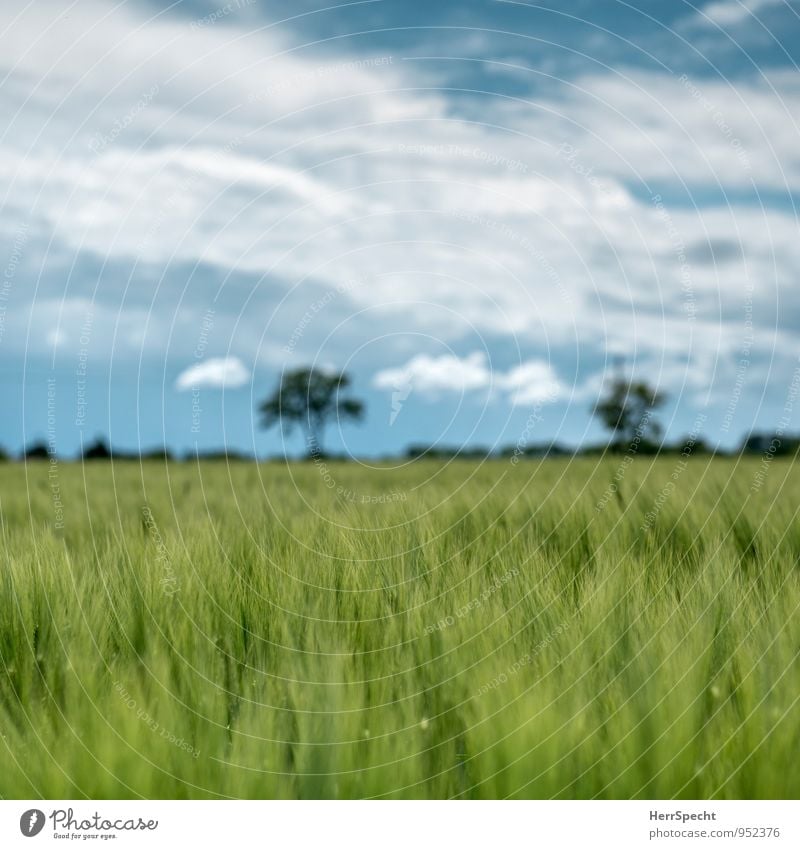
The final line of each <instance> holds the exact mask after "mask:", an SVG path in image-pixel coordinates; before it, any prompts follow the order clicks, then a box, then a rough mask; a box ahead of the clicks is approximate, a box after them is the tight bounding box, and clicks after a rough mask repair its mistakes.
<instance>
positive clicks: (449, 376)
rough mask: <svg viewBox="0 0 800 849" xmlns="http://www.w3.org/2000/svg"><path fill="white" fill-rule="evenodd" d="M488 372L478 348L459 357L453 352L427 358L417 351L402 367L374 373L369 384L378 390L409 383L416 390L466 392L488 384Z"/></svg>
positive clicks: (489, 374) (489, 372)
mask: <svg viewBox="0 0 800 849" xmlns="http://www.w3.org/2000/svg"><path fill="white" fill-rule="evenodd" d="M491 380H492V373H491V371H490V370H489V367H488V365H487V363H486V354H484V353H483V352H481V351H476V352H475V353H472V354H469V355H468V356H466V357H464V358H463V359H461V358H459V357H456V356H454V355H453V354H443V355H442V356H440V357H430V356H428V355H427V354H417V356H416V357H414V358H413V359H411V360H409V361H408V362H407V363H406V364H405V365H404V366H401V367H400V368H394V369H384V370H383V371H380V372H378V373H377V374H376V375H375V378H374V380H373V384H374V385H375V386H376V387H377V388H378V389H397V388H400V387H404V386H408V385H410V386H411V387H412V388H413V389H415V390H417V391H419V392H426V393H433V392H438V391H447V392H467V391H469V390H471V389H480V388H482V387H484V386H488V385H489V384H490V383H491Z"/></svg>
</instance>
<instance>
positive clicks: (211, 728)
mask: <svg viewBox="0 0 800 849" xmlns="http://www.w3.org/2000/svg"><path fill="white" fill-rule="evenodd" d="M612 483H613V486H611V484H612ZM799 506H800V482H799V481H798V474H797V471H796V469H795V466H794V464H793V462H792V461H791V460H782V459H775V460H773V461H772V462H771V463H769V464H766V463H765V462H764V461H762V460H761V459H760V458H758V457H756V458H745V459H737V458H713V459H711V458H705V457H700V456H698V457H693V458H690V459H689V460H688V461H686V460H682V459H681V458H680V457H668V456H665V457H661V458H657V459H651V458H649V457H637V458H636V460H635V462H632V463H630V464H628V465H627V466H626V465H624V463H622V462H621V460H620V459H619V458H616V457H606V458H602V459H600V458H591V457H583V458H579V459H548V460H543V461H539V460H526V461H523V462H520V463H518V464H516V465H515V464H513V463H512V462H510V461H509V460H508V459H506V460H492V461H487V462H479V461H466V460H463V461H453V462H450V463H447V462H444V461H433V460H420V461H416V462H414V463H410V464H407V465H403V466H399V467H397V468H395V467H389V466H376V467H366V466H363V465H359V464H355V463H339V462H333V461H329V462H322V461H319V460H318V461H314V462H311V461H309V462H306V463H296V464H289V465H287V464H285V463H264V464H255V463H253V464H250V463H244V462H242V463H231V464H226V463H225V462H222V461H220V462H214V461H202V462H201V463H199V464H198V463H190V462H187V463H164V462H158V461H152V462H147V463H143V464H139V463H136V462H119V461H118V462H114V463H111V462H105V461H98V462H94V463H86V464H83V465H81V464H79V463H60V462H59V463H56V462H55V461H53V462H49V461H47V460H44V461H40V462H30V463H28V464H27V465H23V464H10V463H9V464H4V465H3V466H2V467H0V514H1V516H2V534H3V557H4V564H3V570H2V584H0V586H1V587H2V603H1V604H0V731H1V732H2V742H3V751H4V754H3V765H4V766H3V769H2V770H0V796H2V797H4V798H83V797H87V798H93V799H104V798H130V797H133V798H136V797H147V798H179V799H180V798H219V797H234V798H239V797H244V798H262V799H272V798H364V797H384V798H437V799H438V798H492V799H494V798H507V797H510V798H537V799H538V798H581V799H586V798H606V799H614V798H619V799H627V798H672V797H676V798H692V799H696V798H761V797H764V798H797V797H800V771H798V769H797V753H798V751H800V709H799V708H800V706H799V705H798V698H800V661H799V660H798V652H800V613H798V605H800V518H798V507H799Z"/></svg>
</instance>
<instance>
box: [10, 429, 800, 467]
mask: <svg viewBox="0 0 800 849" xmlns="http://www.w3.org/2000/svg"><path fill="white" fill-rule="evenodd" d="M798 451H800V434H799V435H797V436H790V435H786V434H781V435H777V434H771V433H752V434H750V435H749V436H747V437H745V438H744V439H743V440H742V442H741V444H740V445H739V446H738V447H737V448H735V449H732V450H723V449H720V448H715V447H713V446H711V445H709V444H708V443H707V442H706V441H704V440H703V439H700V438H692V437H686V438H684V439H680V440H678V441H677V442H674V443H657V442H654V441H650V440H646V439H643V440H638V441H637V442H636V444H635V446H634V445H631V446H628V447H627V448H626V447H625V446H620V444H619V443H612V444H611V445H608V444H603V443H598V444H595V445H588V446H586V447H584V448H571V447H569V446H566V445H562V444H560V443H558V442H542V443H537V444H534V445H520V444H515V445H506V446H504V447H502V448H499V449H496V448H489V447H486V446H458V445H449V446H447V445H445V446H443V445H422V444H415V445H410V446H409V447H408V448H407V449H406V450H405V451H404V452H403V456H404V457H406V458H407V459H418V458H423V457H428V458H433V459H440V460H452V459H455V458H459V459H464V460H485V459H492V458H495V459H503V458H513V459H522V458H526V459H537V458H539V459H541V458H545V457H593V456H599V455H601V454H604V453H612V454H625V453H627V454H642V455H646V456H654V455H655V454H661V455H667V456H669V455H676V454H680V455H683V456H689V455H695V454H699V455H706V456H710V455H717V456H727V457H730V456H736V455H739V454H754V455H757V454H770V455H772V456H775V457H786V456H794V455H795V454H797V452H798ZM56 456H57V455H56V454H55V453H54V452H53V451H52V450H51V448H50V446H49V445H48V444H47V443H46V442H43V441H37V442H33V443H31V444H30V445H29V446H28V447H27V448H25V449H24V450H23V451H21V452H20V453H19V454H17V455H16V456H14V455H9V454H8V453H6V452H5V451H3V450H2V448H0V461H13V460H23V461H28V460H47V459H50V458H51V457H56ZM320 457H325V458H327V459H330V460H338V461H347V460H348V459H350V457H349V456H348V455H346V454H323V453H318V454H316V455H314V456H313V457H308V458H305V459H307V460H314V459H316V460H319V459H320ZM58 459H61V460H75V461H91V460H129V461H140V462H141V461H146V460H162V461H173V462H187V461H196V460H227V461H244V462H256V461H261V462H263V461H264V460H283V459H284V458H283V457H282V456H279V455H274V456H272V457H267V458H259V457H256V456H255V455H253V454H248V453H246V452H242V451H235V450H226V449H224V448H221V449H211V450H203V451H188V452H183V453H180V454H179V453H175V452H173V451H170V450H169V449H168V448H163V447H157V448H150V449H146V450H143V451H130V450H124V449H117V448H112V447H111V446H110V445H109V444H108V443H107V442H106V441H105V440H104V439H96V440H95V441H94V442H92V443H90V444H89V445H87V446H86V447H85V448H84V450H83V451H82V452H78V453H77V454H76V455H73V456H71V457H63V456H59V457H58ZM385 459H387V460H388V459H396V455H387V456H386V458H385Z"/></svg>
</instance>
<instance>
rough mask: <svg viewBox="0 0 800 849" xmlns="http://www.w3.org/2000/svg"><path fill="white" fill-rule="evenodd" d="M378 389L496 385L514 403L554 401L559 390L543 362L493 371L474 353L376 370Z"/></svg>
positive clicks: (471, 388)
mask: <svg viewBox="0 0 800 849" xmlns="http://www.w3.org/2000/svg"><path fill="white" fill-rule="evenodd" d="M372 383H373V386H375V387H377V388H378V389H393V390H401V389H404V390H407V391H408V392H410V391H411V390H413V391H418V392H421V393H423V394H435V393H438V392H460V393H464V392H469V391H474V390H477V389H487V388H489V387H491V386H495V387H496V388H497V389H499V390H501V391H503V392H505V393H506V394H507V397H508V400H509V401H510V402H511V403H513V404H542V403H546V402H550V401H554V400H555V399H556V398H557V397H558V395H559V394H560V392H561V390H562V387H561V385H560V383H559V381H558V378H557V377H556V374H555V372H554V371H553V368H552V367H551V366H550V364H549V363H547V362H546V361H544V360H530V361H528V362H524V363H520V364H519V365H518V366H516V367H514V368H512V369H511V370H510V371H508V372H493V371H492V370H491V368H490V367H489V364H488V361H487V358H486V354H485V353H484V352H482V351H474V352H473V353H471V354H468V355H467V356H466V357H463V358H461V357H457V356H454V355H453V354H443V355H442V356H440V357H431V356H428V355H427V354H418V355H417V356H416V357H413V358H412V359H411V360H409V361H408V362H407V363H406V364H405V365H404V366H401V367H399V368H390V369H384V370H382V371H379V372H378V373H377V374H376V375H375V377H374V378H373V381H372Z"/></svg>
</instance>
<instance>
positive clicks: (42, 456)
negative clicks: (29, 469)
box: [22, 440, 50, 460]
mask: <svg viewBox="0 0 800 849" xmlns="http://www.w3.org/2000/svg"><path fill="white" fill-rule="evenodd" d="M49 456H50V448H49V447H48V445H47V443H46V442H42V441H41V440H40V441H39V442H33V443H31V444H30V445H28V447H27V448H25V450H24V451H23V452H22V457H23V459H25V460H46V459H47V458H48V457H49Z"/></svg>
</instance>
